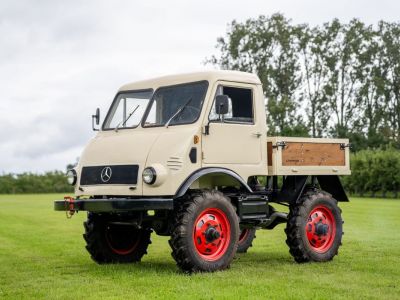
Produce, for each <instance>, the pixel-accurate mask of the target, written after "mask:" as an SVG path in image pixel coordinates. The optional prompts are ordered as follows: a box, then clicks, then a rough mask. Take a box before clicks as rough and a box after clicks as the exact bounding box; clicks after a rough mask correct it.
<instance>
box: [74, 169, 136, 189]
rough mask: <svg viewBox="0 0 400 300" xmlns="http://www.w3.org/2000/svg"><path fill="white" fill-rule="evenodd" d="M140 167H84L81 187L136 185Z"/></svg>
mask: <svg viewBox="0 0 400 300" xmlns="http://www.w3.org/2000/svg"><path fill="white" fill-rule="evenodd" d="M138 170H139V166H138V165H118V166H95V167H83V168H82V173H81V181H80V182H81V185H93V184H136V183H137V177H138Z"/></svg>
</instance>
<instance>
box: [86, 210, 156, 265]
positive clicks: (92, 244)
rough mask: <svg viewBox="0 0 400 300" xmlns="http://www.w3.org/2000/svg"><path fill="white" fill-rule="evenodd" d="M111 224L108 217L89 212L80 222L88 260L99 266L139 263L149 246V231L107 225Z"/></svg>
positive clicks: (128, 226) (126, 226)
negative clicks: (83, 229)
mask: <svg viewBox="0 0 400 300" xmlns="http://www.w3.org/2000/svg"><path fill="white" fill-rule="evenodd" d="M110 221H112V218H111V217H110V216H108V215H99V214H94V213H88V218H87V221H86V222H84V223H83V225H84V227H85V233H84V234H83V238H84V239H85V241H86V249H87V251H88V252H89V253H90V255H91V258H92V259H93V260H94V261H95V262H97V263H99V264H106V263H133V262H139V261H140V260H141V258H142V257H143V255H145V254H147V247H148V245H149V244H151V240H150V235H151V229H137V228H135V227H134V226H131V225H116V224H110Z"/></svg>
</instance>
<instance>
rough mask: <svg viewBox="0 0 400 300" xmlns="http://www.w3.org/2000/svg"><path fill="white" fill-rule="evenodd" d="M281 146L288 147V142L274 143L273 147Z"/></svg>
mask: <svg viewBox="0 0 400 300" xmlns="http://www.w3.org/2000/svg"><path fill="white" fill-rule="evenodd" d="M279 147H282V149H285V148H286V142H277V143H276V144H275V145H272V148H274V149H278V148H279Z"/></svg>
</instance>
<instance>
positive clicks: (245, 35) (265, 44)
mask: <svg viewBox="0 0 400 300" xmlns="http://www.w3.org/2000/svg"><path fill="white" fill-rule="evenodd" d="M296 30H297V29H296V28H295V27H293V26H291V25H290V20H288V19H286V18H285V17H284V16H283V15H281V14H274V15H272V16H271V17H270V18H267V17H265V16H260V17H259V18H258V19H249V20H247V21H246V22H245V23H237V22H236V21H233V22H232V24H231V27H230V29H229V31H228V33H227V37H226V38H222V37H221V38H219V39H218V41H217V48H219V49H220V51H221V56H220V58H217V57H215V56H213V57H212V59H211V60H209V62H211V63H213V64H217V65H219V66H220V67H221V68H222V69H230V70H239V71H247V72H252V73H256V74H257V75H258V76H259V77H260V80H261V82H262V83H263V86H264V94H265V97H266V99H267V110H268V114H267V120H268V125H269V131H270V134H286V135H307V129H306V127H305V126H304V124H303V120H302V118H301V116H300V115H298V114H297V113H296V112H297V110H298V109H299V107H300V106H299V103H297V102H296V96H295V93H296V91H297V90H298V89H299V86H300V84H301V77H300V75H301V74H300V73H299V69H300V65H299V62H298V52H297V49H296V47H294V45H295V44H296V43H297V31H296Z"/></svg>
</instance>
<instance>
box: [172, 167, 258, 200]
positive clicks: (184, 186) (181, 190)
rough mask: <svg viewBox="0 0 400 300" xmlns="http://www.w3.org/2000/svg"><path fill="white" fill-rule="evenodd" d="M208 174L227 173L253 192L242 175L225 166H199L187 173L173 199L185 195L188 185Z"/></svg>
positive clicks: (249, 191)
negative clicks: (199, 167) (187, 175)
mask: <svg viewBox="0 0 400 300" xmlns="http://www.w3.org/2000/svg"><path fill="white" fill-rule="evenodd" d="M208 174H223V175H228V176H230V177H232V178H233V179H235V180H236V181H237V182H238V183H239V184H240V186H241V187H242V188H244V189H246V191H247V192H248V193H253V191H252V189H251V188H250V187H249V186H248V184H247V183H246V181H244V180H243V178H242V177H240V176H239V175H238V174H237V173H235V172H233V171H232V170H229V169H226V168H214V167H207V168H201V169H198V170H196V171H195V172H193V173H192V174H190V175H189V177H188V178H186V180H185V181H184V182H183V183H182V184H181V185H180V187H179V188H178V190H177V191H176V193H175V196H174V199H175V198H179V197H182V196H183V195H185V193H186V192H187V190H188V189H189V187H190V186H191V185H192V184H193V183H194V182H195V181H196V180H197V179H199V178H201V177H203V176H205V175H208Z"/></svg>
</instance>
